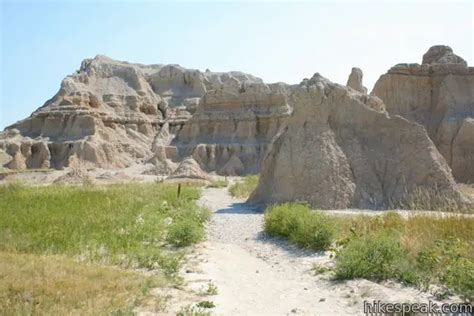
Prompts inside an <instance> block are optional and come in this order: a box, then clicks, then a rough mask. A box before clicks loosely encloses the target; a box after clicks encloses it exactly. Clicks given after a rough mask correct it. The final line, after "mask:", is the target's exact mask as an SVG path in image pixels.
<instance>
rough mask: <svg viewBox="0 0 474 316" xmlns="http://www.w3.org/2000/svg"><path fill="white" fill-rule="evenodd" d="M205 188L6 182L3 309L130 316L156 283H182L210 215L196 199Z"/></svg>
mask: <svg viewBox="0 0 474 316" xmlns="http://www.w3.org/2000/svg"><path fill="white" fill-rule="evenodd" d="M199 191H200V189H199V188H198V187H195V186H189V185H185V186H183V188H182V190H181V195H180V198H178V197H177V185H176V184H173V185H172V184H127V185H111V186H104V187H99V186H82V187H73V186H49V187H26V186H21V185H10V186H5V187H0V196H1V199H0V213H1V216H0V258H1V259H0V284H1V285H0V297H1V298H0V310H1V311H3V312H5V313H7V314H10V313H20V314H22V313H23V312H25V313H29V311H34V312H35V314H50V313H56V312H58V311H61V312H64V313H71V312H74V311H76V310H78V311H80V313H83V312H84V313H86V314H88V313H89V312H91V313H96V312H97V313H102V312H105V313H109V312H111V311H114V310H118V311H120V312H123V311H129V310H130V309H131V308H133V307H134V306H136V305H137V304H140V303H142V300H143V299H144V298H146V296H147V292H148V289H149V288H151V287H153V286H159V285H163V284H167V285H173V284H177V283H179V278H178V277H177V272H178V270H179V268H180V264H181V261H182V257H183V251H182V250H181V249H182V247H185V246H188V245H191V244H193V243H195V242H198V241H200V240H201V239H202V238H203V236H204V223H205V221H206V220H207V219H208V216H209V213H208V211H207V210H205V209H203V208H200V207H198V206H197V205H196V203H195V201H196V199H197V198H198V197H199V194H200V193H199ZM137 269H140V270H143V269H146V270H153V271H154V273H152V274H151V276H150V274H147V275H144V274H143V273H140V272H139V271H138V270H137ZM130 271H135V272H130ZM45 280H48V282H45ZM79 293H81V294H79ZM81 295H82V296H81ZM78 298H79V299H78ZM56 308H59V310H56ZM32 309H34V310H32Z"/></svg>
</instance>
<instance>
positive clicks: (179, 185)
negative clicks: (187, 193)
mask: <svg viewBox="0 0 474 316" xmlns="http://www.w3.org/2000/svg"><path fill="white" fill-rule="evenodd" d="M180 195H181V183H178V195H177V196H178V199H179V196H180Z"/></svg>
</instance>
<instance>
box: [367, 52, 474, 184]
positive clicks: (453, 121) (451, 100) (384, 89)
mask: <svg viewBox="0 0 474 316" xmlns="http://www.w3.org/2000/svg"><path fill="white" fill-rule="evenodd" d="M372 95H376V96H378V97H380V98H381V99H382V100H383V101H384V103H385V104H386V107H387V111H388V112H389V113H391V114H397V115H401V116H403V117H405V118H407V119H409V120H412V121H415V122H417V123H419V124H422V125H423V126H424V127H425V128H426V130H427V131H428V134H429V136H430V137H431V139H432V140H433V142H434V144H435V145H436V147H437V148H438V150H439V152H440V153H441V154H442V155H443V156H444V158H445V159H446V161H447V162H448V164H449V166H450V167H451V169H452V172H453V175H454V177H455V179H456V180H457V181H459V182H471V183H472V182H474V68H473V67H467V63H466V62H465V61H464V60H463V59H462V58H461V57H459V56H457V55H455V54H454V53H453V51H452V49H451V48H450V47H448V46H434V47H431V48H430V49H429V50H428V52H427V53H426V54H425V55H424V56H423V63H422V64H421V65H419V64H398V65H396V66H394V67H392V68H391V69H390V70H389V71H388V72H387V73H386V74H384V75H382V76H381V77H380V79H379V80H378V81H377V83H376V84H375V87H374V89H373V91H372Z"/></svg>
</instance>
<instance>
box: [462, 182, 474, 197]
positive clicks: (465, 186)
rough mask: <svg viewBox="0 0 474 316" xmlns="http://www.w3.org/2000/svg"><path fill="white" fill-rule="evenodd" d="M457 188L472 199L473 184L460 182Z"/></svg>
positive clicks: (473, 195)
mask: <svg viewBox="0 0 474 316" xmlns="http://www.w3.org/2000/svg"><path fill="white" fill-rule="evenodd" d="M458 188H459V190H460V191H461V192H462V193H464V194H465V195H466V196H468V197H470V198H471V199H474V184H460V185H459V186H458Z"/></svg>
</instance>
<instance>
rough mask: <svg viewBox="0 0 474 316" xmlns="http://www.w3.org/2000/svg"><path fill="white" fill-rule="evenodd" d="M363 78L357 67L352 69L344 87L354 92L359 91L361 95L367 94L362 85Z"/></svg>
mask: <svg viewBox="0 0 474 316" xmlns="http://www.w3.org/2000/svg"><path fill="white" fill-rule="evenodd" d="M363 77H364V74H363V73H362V70H361V69H360V68H357V67H354V68H352V71H351V74H350V75H349V78H348V79H347V84H346V86H348V87H349V88H352V89H354V90H356V91H359V92H361V93H367V88H366V87H364V85H363V84H362V78H363Z"/></svg>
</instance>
